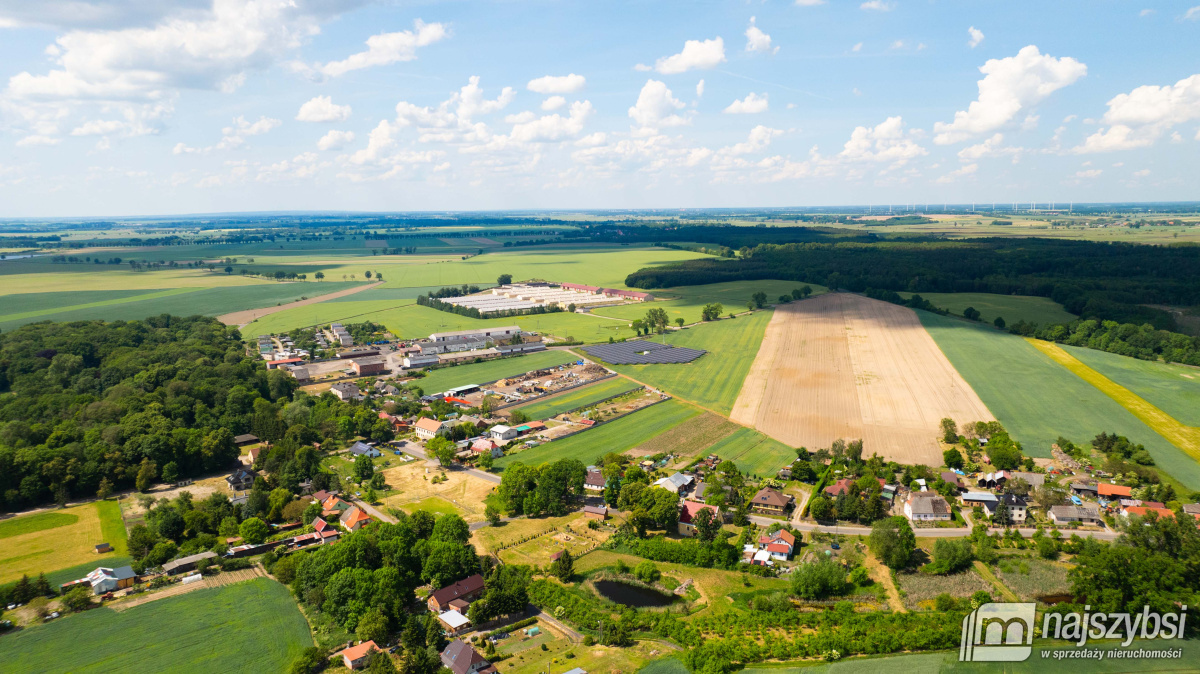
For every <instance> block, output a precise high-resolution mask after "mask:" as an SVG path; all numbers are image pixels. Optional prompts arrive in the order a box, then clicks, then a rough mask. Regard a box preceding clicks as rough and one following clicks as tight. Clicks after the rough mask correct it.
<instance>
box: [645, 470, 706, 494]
mask: <svg viewBox="0 0 1200 674" xmlns="http://www.w3.org/2000/svg"><path fill="white" fill-rule="evenodd" d="M695 481H696V478H694V477H692V476H691V475H685V474H683V473H675V474H673V475H671V476H669V477H664V478H662V479H661V480H656V481H655V482H654V486H655V487H662V488H663V489H666V490H667V491H669V492H671V493H673V494H686V493H687V491H688V490H689V489H691V487H692V483H693V482H695Z"/></svg>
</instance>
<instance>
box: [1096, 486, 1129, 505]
mask: <svg viewBox="0 0 1200 674" xmlns="http://www.w3.org/2000/svg"><path fill="white" fill-rule="evenodd" d="M1096 495H1097V496H1099V497H1100V498H1102V499H1104V500H1106V501H1113V500H1115V499H1120V498H1129V497H1130V496H1132V495H1133V490H1132V489H1130V488H1129V487H1123V486H1121V485H1119V484H1109V483H1107V482H1101V483H1100V484H1098V485H1096Z"/></svg>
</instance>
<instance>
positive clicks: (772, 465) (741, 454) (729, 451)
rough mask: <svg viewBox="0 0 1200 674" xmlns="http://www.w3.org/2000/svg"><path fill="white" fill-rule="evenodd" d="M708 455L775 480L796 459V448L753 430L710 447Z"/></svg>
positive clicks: (737, 431)
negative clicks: (784, 467)
mask: <svg viewBox="0 0 1200 674" xmlns="http://www.w3.org/2000/svg"><path fill="white" fill-rule="evenodd" d="M705 453H706V454H716V455H717V456H719V457H721V458H722V459H725V460H729V461H733V462H734V463H735V464H737V467H738V469H739V470H741V471H742V472H744V473H749V474H751V475H759V476H762V477H773V476H774V475H775V473H776V472H778V471H779V469H780V468H783V466H784V465H785V464H787V463H790V462H791V461H792V460H793V459H795V458H796V451H795V450H794V449H793V448H791V447H788V446H787V445H785V444H783V443H782V442H779V441H778V440H775V439H774V438H771V437H768V436H766V435H763V434H762V433H759V432H758V431H756V430H754V429H753V428H739V429H738V430H736V431H734V432H733V434H732V435H729V436H728V437H726V438H725V439H724V440H721V441H720V442H717V443H716V444H714V445H712V446H711V447H709V448H708V449H707V450H705Z"/></svg>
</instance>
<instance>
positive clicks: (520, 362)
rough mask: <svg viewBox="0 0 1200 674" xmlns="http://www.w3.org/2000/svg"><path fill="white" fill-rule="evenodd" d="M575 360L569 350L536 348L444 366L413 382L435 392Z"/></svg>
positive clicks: (428, 391)
mask: <svg viewBox="0 0 1200 674" xmlns="http://www.w3.org/2000/svg"><path fill="white" fill-rule="evenodd" d="M576 360H578V357H576V356H575V354H573V353H571V352H570V351H539V352H537V353H531V354H528V355H525V356H516V357H512V358H497V359H496V360H488V361H484V362H482V363H467V364H465V365H454V366H451V367H444V368H441V369H438V370H434V371H433V372H431V373H429V376H427V377H423V378H421V379H418V380H417V384H418V385H419V386H420V387H421V389H422V390H423V391H425V392H426V393H437V392H439V391H445V390H446V389H452V388H454V387H455V386H466V385H467V384H483V383H485V382H493V381H496V380H497V379H503V378H505V377H511V376H513V375H518V374H525V373H526V372H530V371H532V370H540V369H543V368H548V367H555V366H558V365H563V364H565V363H574V362H575V361H576Z"/></svg>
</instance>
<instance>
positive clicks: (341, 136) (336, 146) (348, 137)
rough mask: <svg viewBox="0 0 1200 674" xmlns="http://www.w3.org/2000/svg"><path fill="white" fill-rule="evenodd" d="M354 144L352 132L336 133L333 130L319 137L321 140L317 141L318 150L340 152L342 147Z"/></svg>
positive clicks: (336, 131)
mask: <svg viewBox="0 0 1200 674" xmlns="http://www.w3.org/2000/svg"><path fill="white" fill-rule="evenodd" d="M353 142H354V132H353V131H338V130H337V129H334V130H332V131H330V132H329V133H327V134H325V135H324V136H321V140H318V141H317V149H318V150H340V149H342V148H343V147H345V146H347V145H349V144H350V143H353Z"/></svg>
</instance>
